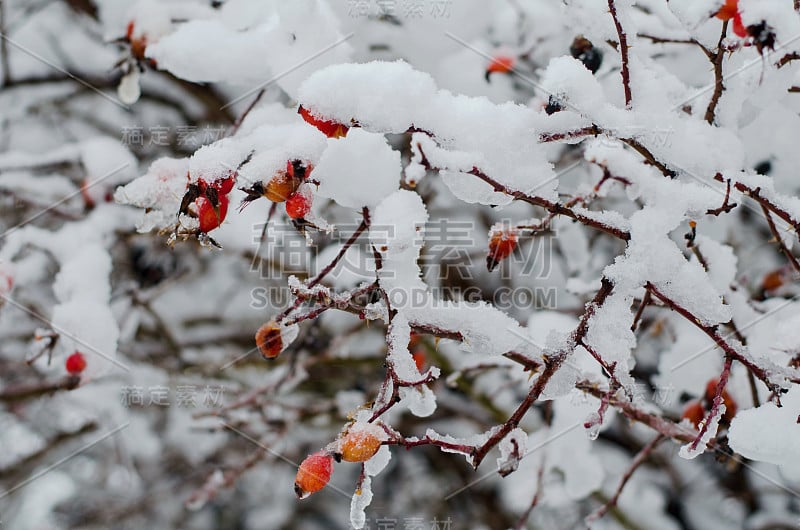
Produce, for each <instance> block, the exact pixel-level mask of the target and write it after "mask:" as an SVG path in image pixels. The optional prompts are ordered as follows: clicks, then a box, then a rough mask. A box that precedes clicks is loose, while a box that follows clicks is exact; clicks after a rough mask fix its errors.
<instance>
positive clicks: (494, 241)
mask: <svg viewBox="0 0 800 530" xmlns="http://www.w3.org/2000/svg"><path fill="white" fill-rule="evenodd" d="M515 248H517V233H516V232H514V231H512V230H507V229H506V230H502V231H498V232H494V233H493V234H492V237H491V238H490V239H489V255H488V256H487V257H486V268H488V269H489V271H493V270H494V269H495V267H497V265H498V264H499V263H500V262H501V261H503V260H504V259H506V258H507V257H508V256H510V255H511V253H512V252H514V249H515Z"/></svg>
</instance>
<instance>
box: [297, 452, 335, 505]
mask: <svg viewBox="0 0 800 530" xmlns="http://www.w3.org/2000/svg"><path fill="white" fill-rule="evenodd" d="M332 473H333V457H332V456H331V455H330V454H329V453H326V452H325V451H318V452H316V453H314V454H312V455H309V456H307V457H306V459H305V460H303V462H302V463H301V464H300V467H299V468H297V476H296V477H295V479H294V492H295V493H296V494H297V497H298V498H300V499H305V498H306V497H308V496H309V495H311V494H312V493H316V492H318V491H319V490H321V489H322V488H324V487H325V486H326V485H327V484H328V482H329V481H330V480H331V474H332Z"/></svg>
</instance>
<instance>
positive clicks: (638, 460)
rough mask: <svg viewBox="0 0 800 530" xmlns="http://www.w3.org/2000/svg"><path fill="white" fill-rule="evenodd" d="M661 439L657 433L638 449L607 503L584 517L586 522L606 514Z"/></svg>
mask: <svg viewBox="0 0 800 530" xmlns="http://www.w3.org/2000/svg"><path fill="white" fill-rule="evenodd" d="M662 440H664V435H663V434H659V435H658V436H656V437H655V438H653V440H651V441H650V443H648V444H647V445H645V446H644V447H643V448H642V450H641V451H639V452H638V453H637V454H636V457H635V458H634V459H633V462H632V463H631V465H630V467H629V468H628V470H627V471H625V474H624V475H622V480H620V483H619V486H617V490H616V492H615V493H614V496H613V497H611V499H609V501H608V502H607V503H605V504H604V505H603V506H601V507H600V508H598V509H597V510H596V511H595V512H593V513H592V514H590V515H589V516H588V517H586V522H587V523H591V522H592V521H596V520H598V519H600V518H601V517H603V516H604V515H605V514H606V512H608V510H610V509H611V508H613V507H614V506H616V505H617V501H618V500H619V496H620V495H622V490H623V489H624V488H625V485H626V484H627V483H628V481H629V480H630V479H631V477H632V476H633V473H634V472H635V471H636V470H637V469H638V468H639V466H641V465H642V464H644V463H645V462H646V461H647V459H648V458H649V457H650V454H651V453H652V452H653V450H654V449H655V448H656V447H657V446H658V444H659V443H661V441H662Z"/></svg>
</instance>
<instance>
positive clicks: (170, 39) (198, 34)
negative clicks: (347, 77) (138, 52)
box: [147, 0, 351, 97]
mask: <svg viewBox="0 0 800 530" xmlns="http://www.w3.org/2000/svg"><path fill="white" fill-rule="evenodd" d="M237 4H239V5H236V6H231V7H229V8H228V9H226V10H224V11H223V15H218V16H215V17H213V18H208V19H201V20H191V21H189V22H186V23H183V24H181V25H180V26H179V27H177V28H176V29H175V30H174V31H173V32H172V33H170V34H169V35H167V36H164V37H162V38H161V39H160V40H158V42H156V43H155V44H152V45H149V46H148V47H147V57H149V58H152V59H154V60H156V61H157V63H158V67H159V68H160V69H164V70H169V71H170V72H172V73H173V74H175V75H177V76H178V77H181V78H183V79H187V80H190V81H196V82H227V83H232V84H235V85H237V86H239V87H243V88H247V89H248V90H251V91H252V93H255V90H252V89H253V87H254V86H255V87H256V88H261V87H267V86H269V85H271V84H272V83H275V84H277V85H278V86H279V87H280V88H281V89H283V90H285V91H286V92H287V93H289V94H292V95H295V93H296V92H297V89H298V87H299V85H300V83H301V82H302V81H303V80H304V79H305V78H306V77H308V76H309V74H311V73H312V72H315V71H317V70H319V69H320V68H323V67H324V66H327V65H330V64H335V63H339V62H343V61H345V60H347V59H348V58H349V57H350V55H351V47H350V46H349V45H348V44H347V42H346V41H347V39H348V36H347V35H343V34H342V33H341V32H340V31H339V29H338V24H336V23H332V17H331V16H330V6H329V5H328V2H326V1H325V0H302V1H296V2H292V3H291V4H284V3H268V4H267V6H268V7H267V6H265V7H266V10H265V11H264V12H262V13H261V14H260V15H261V16H259V17H258V18H257V19H256V21H257V22H256V23H254V24H253V25H252V26H248V27H241V24H242V23H241V22H240V21H248V17H249V16H250V15H249V14H248V12H247V10H246V9H242V7H243V6H242V4H241V2H237ZM234 10H236V11H234ZM267 13H268V14H267ZM252 20H253V19H252V18H249V21H252ZM237 26H239V27H237ZM197 57H203V60H202V61H197V60H196V58H197ZM255 58H259V59H258V60H256V59H255ZM245 94H247V93H245ZM243 95H244V94H243ZM240 97H242V96H240Z"/></svg>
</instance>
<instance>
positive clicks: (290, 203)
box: [286, 184, 313, 219]
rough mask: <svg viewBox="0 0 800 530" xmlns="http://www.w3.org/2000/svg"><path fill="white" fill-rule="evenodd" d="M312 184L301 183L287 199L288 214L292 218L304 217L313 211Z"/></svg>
mask: <svg viewBox="0 0 800 530" xmlns="http://www.w3.org/2000/svg"><path fill="white" fill-rule="evenodd" d="M312 200H313V195H312V194H311V185H310V184H301V185H300V186H299V187H298V188H297V190H296V191H295V192H294V193H293V194H292V195H290V196H289V198H288V199H286V214H287V215H288V216H289V217H291V218H292V219H303V218H304V217H306V216H307V215H308V214H309V213H310V212H311V201H312Z"/></svg>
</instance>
